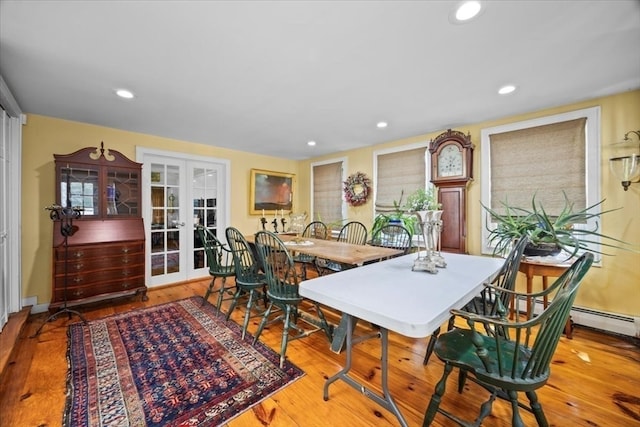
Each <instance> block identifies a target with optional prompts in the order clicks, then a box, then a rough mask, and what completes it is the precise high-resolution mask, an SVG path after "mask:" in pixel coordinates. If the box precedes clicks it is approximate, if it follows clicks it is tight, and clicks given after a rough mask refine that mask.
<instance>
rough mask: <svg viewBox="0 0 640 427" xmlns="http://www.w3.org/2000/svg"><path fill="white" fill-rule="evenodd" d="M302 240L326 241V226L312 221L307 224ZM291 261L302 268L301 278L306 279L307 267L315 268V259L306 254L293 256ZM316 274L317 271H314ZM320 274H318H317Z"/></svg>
mask: <svg viewBox="0 0 640 427" xmlns="http://www.w3.org/2000/svg"><path fill="white" fill-rule="evenodd" d="M301 237H302V238H313V239H322V240H326V238H327V225H326V224H325V223H324V222H322V221H313V222H310V223H309V224H307V226H306V227H305V228H304V231H303V232H302V235H301ZM293 260H294V261H295V262H296V263H298V264H300V265H301V266H302V278H303V279H306V278H307V266H308V265H312V266H313V268H316V257H315V256H313V255H308V254H296V255H294V256H293ZM316 272H317V269H316ZM318 274H320V273H318Z"/></svg>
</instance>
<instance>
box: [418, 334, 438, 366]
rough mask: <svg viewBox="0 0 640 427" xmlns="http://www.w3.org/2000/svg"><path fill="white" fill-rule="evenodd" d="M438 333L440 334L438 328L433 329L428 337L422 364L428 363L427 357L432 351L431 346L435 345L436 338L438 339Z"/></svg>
mask: <svg viewBox="0 0 640 427" xmlns="http://www.w3.org/2000/svg"><path fill="white" fill-rule="evenodd" d="M438 335H440V328H438V329H436V330H435V331H433V334H431V338H429V344H427V352H426V354H425V355H424V360H423V361H422V364H423V365H426V364H427V363H429V359H430V358H431V353H433V348H434V347H435V345H436V340H437V339H438Z"/></svg>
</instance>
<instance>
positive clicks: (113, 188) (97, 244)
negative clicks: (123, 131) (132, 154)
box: [49, 144, 147, 312]
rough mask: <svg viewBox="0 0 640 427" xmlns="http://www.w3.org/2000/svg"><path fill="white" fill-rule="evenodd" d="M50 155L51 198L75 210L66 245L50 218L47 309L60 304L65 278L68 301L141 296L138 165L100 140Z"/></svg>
mask: <svg viewBox="0 0 640 427" xmlns="http://www.w3.org/2000/svg"><path fill="white" fill-rule="evenodd" d="M54 159H55V167H56V203H57V204H58V205H59V206H62V207H63V208H66V207H73V208H79V209H80V211H81V216H80V218H78V219H77V220H75V221H74V222H73V231H72V234H71V235H69V236H67V245H68V247H66V248H65V245H64V243H65V242H64V239H65V236H63V234H62V233H61V232H60V224H59V221H58V220H56V221H54V226H53V280H52V297H51V304H50V305H49V311H51V312H55V311H56V310H57V309H60V308H61V307H62V306H63V305H64V300H65V295H64V294H65V282H66V294H67V295H66V299H67V305H68V306H74V305H80V304H86V303H90V302H95V301H100V300H105V299H110V298H116V297H121V296H127V295H137V294H141V295H142V298H143V299H146V292H147V287H146V286H145V235H144V225H143V222H142V216H141V203H140V192H141V185H142V183H141V179H142V176H141V171H142V165H141V164H140V163H136V162H134V161H132V160H129V159H128V158H127V157H125V156H124V155H122V154H121V153H119V152H118V151H115V150H109V149H105V148H104V144H101V146H100V147H98V148H96V147H88V148H83V149H81V150H78V151H76V152H74V153H71V154H54ZM65 271H66V273H67V275H66V277H65Z"/></svg>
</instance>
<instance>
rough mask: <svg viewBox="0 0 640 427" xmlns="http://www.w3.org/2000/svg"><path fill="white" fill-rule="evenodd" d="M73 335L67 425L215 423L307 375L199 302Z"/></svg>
mask: <svg viewBox="0 0 640 427" xmlns="http://www.w3.org/2000/svg"><path fill="white" fill-rule="evenodd" d="M68 335H69V344H68V351H67V358H68V363H69V372H68V376H67V381H68V384H67V403H66V407H65V413H64V419H63V423H64V425H65V426H82V427H84V426H91V427H93V426H101V427H102V426H217V425H220V424H224V423H225V422H227V421H229V420H231V419H232V418H234V417H235V416H237V415H239V414H240V413H242V412H243V411H246V410H247V409H249V408H251V407H253V406H254V405H256V404H257V403H259V402H260V401H262V400H263V399H265V398H267V397H269V396H270V395H272V394H273V393H275V392H277V391H278V390H281V389H282V388H284V387H285V386H287V385H288V384H290V383H292V382H293V381H295V380H296V379H299V378H301V377H302V376H303V375H304V372H303V371H302V370H300V369H299V368H298V367H296V366H295V365H293V364H292V363H290V362H288V361H285V365H284V368H283V369H280V368H279V363H280V356H279V354H278V353H276V352H274V351H273V350H271V349H270V348H269V347H267V346H266V345H264V344H262V343H261V342H257V343H256V344H255V345H254V346H253V345H251V342H252V341H253V337H251V336H249V335H247V336H246V337H245V340H242V339H241V338H240V337H241V328H240V326H238V325H237V324H235V323H233V322H232V321H228V322H226V321H225V320H224V316H223V315H221V314H220V313H218V312H217V311H216V309H215V307H214V306H212V305H211V304H209V303H205V304H204V306H203V305H202V298H200V297H192V298H188V299H184V300H181V301H176V302H171V303H167V304H163V305H158V306H154V307H148V308H144V309H140V310H135V311H131V312H127V313H122V314H116V315H113V316H109V317H106V318H104V319H99V320H93V321H89V322H87V323H86V324H83V323H74V324H72V325H70V326H69V330H68Z"/></svg>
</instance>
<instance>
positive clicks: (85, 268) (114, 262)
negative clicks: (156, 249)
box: [55, 252, 144, 276]
mask: <svg viewBox="0 0 640 427" xmlns="http://www.w3.org/2000/svg"><path fill="white" fill-rule="evenodd" d="M140 264H144V253H143V252H138V253H132V254H124V255H116V256H112V257H107V256H103V257H99V258H70V259H69V264H68V266H67V268H68V271H69V274H74V273H77V272H80V271H82V272H90V271H96V270H103V269H106V268H125V267H129V268H130V267H132V266H135V265H140ZM64 269H65V265H64V260H63V259H62V260H59V261H57V262H56V272H55V274H56V276H57V275H60V274H64Z"/></svg>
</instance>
